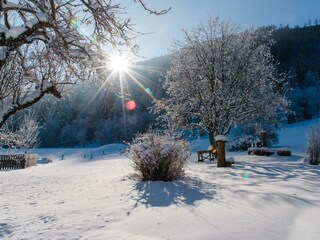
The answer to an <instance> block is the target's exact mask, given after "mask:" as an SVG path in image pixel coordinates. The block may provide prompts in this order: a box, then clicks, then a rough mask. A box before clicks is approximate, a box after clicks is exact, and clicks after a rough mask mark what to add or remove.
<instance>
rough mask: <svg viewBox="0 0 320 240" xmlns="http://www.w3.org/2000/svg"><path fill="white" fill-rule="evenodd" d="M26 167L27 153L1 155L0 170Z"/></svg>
mask: <svg viewBox="0 0 320 240" xmlns="http://www.w3.org/2000/svg"><path fill="white" fill-rule="evenodd" d="M23 168H26V155H25V154H11V155H0V170H11V169H23Z"/></svg>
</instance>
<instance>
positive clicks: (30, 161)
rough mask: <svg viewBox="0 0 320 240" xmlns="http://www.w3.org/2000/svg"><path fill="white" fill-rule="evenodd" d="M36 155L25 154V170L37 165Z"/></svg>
mask: <svg viewBox="0 0 320 240" xmlns="http://www.w3.org/2000/svg"><path fill="white" fill-rule="evenodd" d="M38 159H39V156H38V154H26V168H27V167H31V166H35V165H37V160H38Z"/></svg>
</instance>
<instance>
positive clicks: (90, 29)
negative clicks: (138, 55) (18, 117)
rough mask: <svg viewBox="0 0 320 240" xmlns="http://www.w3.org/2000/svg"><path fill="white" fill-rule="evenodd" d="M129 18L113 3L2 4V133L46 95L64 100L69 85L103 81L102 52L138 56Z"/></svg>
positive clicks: (45, 0) (50, 0)
mask: <svg viewBox="0 0 320 240" xmlns="http://www.w3.org/2000/svg"><path fill="white" fill-rule="evenodd" d="M133 1H135V2H138V3H139V4H141V6H142V7H143V8H145V9H146V10H147V11H149V12H150V13H152V14H165V13H166V12H167V11H168V10H169V9H168V10H163V11H160V12H157V11H153V10H150V9H148V7H147V6H146V5H145V4H144V2H143V1H142V0H133ZM125 13H126V9H125V7H122V6H121V5H119V4H113V3H112V1H111V0H96V1H92V0H41V1H39V0H12V1H8V0H0V128H1V127H2V125H3V124H4V123H5V121H6V120H8V118H9V117H10V116H12V115H13V114H15V113H16V112H17V111H19V110H22V109H25V108H27V107H29V106H31V105H33V104H34V103H36V102H38V101H39V100H40V99H41V98H42V97H43V96H44V95H45V94H52V95H54V96H55V97H57V98H60V97H61V89H62V86H63V85H64V84H73V83H76V82H77V81H80V80H87V79H89V78H91V77H94V76H97V75H98V76H99V75H100V77H101V78H103V76H102V74H103V73H104V72H103V69H104V67H103V66H105V61H106V60H107V59H106V56H105V54H104V51H103V48H102V47H101V46H111V47H117V46H118V47H121V46H126V47H129V48H130V49H131V50H132V51H133V52H136V51H138V46H136V45H135V44H133V43H132V41H131V40H132V38H133V37H135V36H136V35H137V33H136V32H135V31H134V29H133V25H132V24H131V22H130V18H126V19H124V18H123V16H124V14H125Z"/></svg>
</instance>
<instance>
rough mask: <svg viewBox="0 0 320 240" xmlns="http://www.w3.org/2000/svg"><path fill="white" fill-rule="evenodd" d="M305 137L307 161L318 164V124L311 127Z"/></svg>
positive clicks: (319, 128) (319, 134)
mask: <svg viewBox="0 0 320 240" xmlns="http://www.w3.org/2000/svg"><path fill="white" fill-rule="evenodd" d="M306 137H307V155H308V156H307V159H308V163H309V164H311V165H318V164H319V163H320V125H318V126H314V127H312V128H311V129H310V131H309V132H307V136H306Z"/></svg>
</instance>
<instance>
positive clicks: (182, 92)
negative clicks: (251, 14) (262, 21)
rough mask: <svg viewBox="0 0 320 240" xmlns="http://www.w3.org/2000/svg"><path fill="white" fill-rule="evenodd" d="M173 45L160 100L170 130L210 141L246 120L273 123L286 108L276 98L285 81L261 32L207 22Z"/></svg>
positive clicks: (159, 106) (186, 32)
mask: <svg viewBox="0 0 320 240" xmlns="http://www.w3.org/2000/svg"><path fill="white" fill-rule="evenodd" d="M183 33H184V39H183V40H182V41H177V42H175V45H174V48H173V49H174V50H173V53H172V67H171V69H170V70H169V71H168V72H167V75H166V78H165V80H164V88H165V89H166V91H167V94H168V96H169V98H168V99H167V100H162V101H158V102H157V103H156V109H157V110H158V111H162V112H164V118H165V120H166V121H167V122H169V125H170V126H171V127H183V128H197V129H200V130H205V131H206V132H207V133H208V134H209V140H210V144H214V136H216V135H226V134H228V133H229V131H230V130H231V128H232V126H234V124H236V123H238V122H242V121H245V120H247V119H249V118H251V119H253V118H254V117H258V116H259V117H260V118H264V119H269V120H270V119H273V120H274V119H276V118H277V117H278V114H279V112H282V111H283V110H284V109H285V108H286V107H287V104H288V102H287V100H286V99H285V98H284V97H283V96H282V95H281V94H280V93H279V91H278V89H279V88H281V87H283V84H284V78H280V77H279V75H277V74H276V70H275V66H274V64H273V59H272V55H271V52H270V45H271V43H270V41H268V40H267V39H268V38H267V36H266V35H265V34H262V33H263V32H262V31H257V30H255V29H249V30H246V31H241V29H240V27H239V26H235V25H233V24H231V23H229V22H224V21H220V20H219V19H217V18H211V19H210V20H208V21H207V22H206V23H201V24H200V25H199V26H198V27H196V28H194V29H192V30H191V31H186V30H184V31H183Z"/></svg>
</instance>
